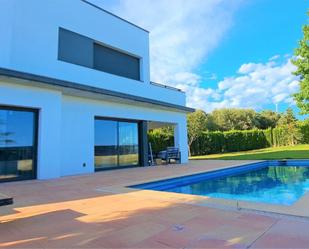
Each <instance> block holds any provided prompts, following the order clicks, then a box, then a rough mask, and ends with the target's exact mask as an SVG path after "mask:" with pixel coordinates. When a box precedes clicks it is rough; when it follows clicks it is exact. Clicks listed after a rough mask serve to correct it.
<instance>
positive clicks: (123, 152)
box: [118, 122, 139, 166]
mask: <svg viewBox="0 0 309 249" xmlns="http://www.w3.org/2000/svg"><path fill="white" fill-rule="evenodd" d="M118 124H119V165H120V166H126V165H138V163H139V160H138V159H139V157H138V154H139V153H138V124H137V123H128V122H119V123H118Z"/></svg>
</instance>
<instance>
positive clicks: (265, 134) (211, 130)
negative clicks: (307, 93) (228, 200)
mask: <svg viewBox="0 0 309 249" xmlns="http://www.w3.org/2000/svg"><path fill="white" fill-rule="evenodd" d="M187 125H188V146H189V150H190V154H192V155H202V154H209V153H221V152H230V151H243V150H251V149H259V148H265V147H269V146H282V145H295V144H298V143H309V119H307V120H305V121H300V120H297V118H296V117H295V115H294V113H293V110H292V109H287V111H286V112H284V113H277V112H274V111H270V110H265V111H261V112H256V111H254V110H252V109H236V108H224V109H217V110H214V111H213V112H212V113H209V114H207V113H205V112H204V111H202V110H197V111H195V112H194V113H191V114H189V115H188V119H187ZM173 139H174V138H173V130H172V128H170V127H169V128H164V129H156V130H153V131H150V132H149V141H150V142H151V143H152V147H153V151H154V152H158V151H160V150H163V149H165V148H166V147H167V146H171V145H173Z"/></svg>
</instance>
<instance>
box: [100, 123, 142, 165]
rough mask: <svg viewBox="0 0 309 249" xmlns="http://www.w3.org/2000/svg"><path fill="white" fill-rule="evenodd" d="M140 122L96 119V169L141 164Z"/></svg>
mask: <svg viewBox="0 0 309 249" xmlns="http://www.w3.org/2000/svg"><path fill="white" fill-rule="evenodd" d="M138 141H139V138H138V123H137V122H124V121H119V120H108V119H101V118H96V119H95V169H96V170H101V169H107V168H117V167H124V166H137V165H139V143H138Z"/></svg>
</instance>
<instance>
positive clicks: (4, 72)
mask: <svg viewBox="0 0 309 249" xmlns="http://www.w3.org/2000/svg"><path fill="white" fill-rule="evenodd" d="M0 76H4V77H9V78H17V79H22V80H28V81H33V82H38V83H40V84H43V85H49V86H54V87H62V88H70V89H73V90H78V91H83V92H88V93H95V94H100V95H102V96H103V95H105V96H110V97H116V98H121V99H126V100H131V101H135V102H139V103H147V104H152V105H156V106H160V107H165V108H171V109H176V110H179V111H183V112H194V111H195V109H193V108H190V107H186V106H182V105H176V104H171V103H168V102H164V101H159V100H155V99H149V98H144V97H140V96H135V95H131V94H126V93H121V92H116V91H112V90H107V89H103V88H98V87H93V86H88V85H84V84H80V83H75V82H71V81H66V80H60V79H56V78H50V77H46V76H41V75H36V74H31V73H25V72H21V71H16V70H11V69H7V68H1V67H0Z"/></svg>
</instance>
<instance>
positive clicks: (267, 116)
mask: <svg viewBox="0 0 309 249" xmlns="http://www.w3.org/2000/svg"><path fill="white" fill-rule="evenodd" d="M256 118H257V123H258V124H259V125H258V128H259V129H267V128H275V127H276V126H277V123H278V121H279V119H280V114H279V113H277V112H274V111H271V110H264V111H261V112H259V113H258V114H257V117H256Z"/></svg>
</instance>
